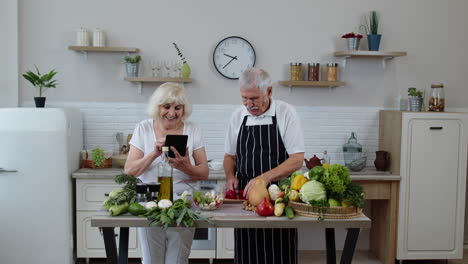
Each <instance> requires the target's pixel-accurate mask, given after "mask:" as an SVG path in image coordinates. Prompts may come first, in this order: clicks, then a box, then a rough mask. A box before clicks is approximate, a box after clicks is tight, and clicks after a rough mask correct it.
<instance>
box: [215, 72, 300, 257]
mask: <svg viewBox="0 0 468 264" xmlns="http://www.w3.org/2000/svg"><path fill="white" fill-rule="evenodd" d="M239 86H240V95H241V98H242V102H243V104H244V107H239V108H238V109H237V110H235V111H234V113H233V114H232V116H231V119H230V122H229V126H228V128H227V135H226V141H225V155H224V169H225V172H226V188H227V189H228V190H234V189H244V193H245V194H246V195H247V196H248V195H249V190H250V188H251V187H252V186H253V185H254V184H255V181H257V180H258V178H262V179H263V180H264V182H265V184H267V185H268V184H271V183H276V182H277V181H278V180H280V179H282V178H285V177H287V176H289V175H290V174H291V173H293V172H294V171H296V170H298V169H299V168H301V167H302V162H303V159H304V137H303V135H302V128H301V124H300V120H299V117H298V115H297V113H296V111H295V109H294V108H293V107H292V106H291V105H289V104H287V103H285V102H282V101H280V100H274V99H273V98H272V89H273V88H272V86H271V79H270V76H269V75H268V73H267V72H266V71H264V70H262V69H258V68H250V69H247V70H245V71H244V72H243V73H242V75H241V77H240V78H239ZM266 227H267V226H266ZM234 238H235V263H268V264H274V263H297V229H286V228H283V229H272V228H260V229H235V230H234Z"/></svg>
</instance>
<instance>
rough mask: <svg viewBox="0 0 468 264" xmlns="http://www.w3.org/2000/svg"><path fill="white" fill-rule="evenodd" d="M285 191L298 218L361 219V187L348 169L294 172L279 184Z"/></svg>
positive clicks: (318, 168) (319, 169)
mask: <svg viewBox="0 0 468 264" xmlns="http://www.w3.org/2000/svg"><path fill="white" fill-rule="evenodd" d="M279 185H280V188H282V189H284V190H286V198H287V200H288V206H290V207H292V208H293V209H294V211H295V213H296V214H298V215H303V216H312V217H318V218H319V219H347V218H355V217H359V216H361V215H362V208H363V207H364V204H365V201H364V192H363V188H362V186H360V185H359V184H356V183H352V182H351V178H350V177H349V171H348V168H346V167H345V166H343V165H340V164H333V165H331V166H326V167H322V166H316V167H314V168H312V169H311V170H309V171H308V172H305V173H301V172H295V173H293V175H291V177H289V178H286V179H283V180H282V181H280V184H279Z"/></svg>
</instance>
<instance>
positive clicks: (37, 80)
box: [23, 65, 57, 108]
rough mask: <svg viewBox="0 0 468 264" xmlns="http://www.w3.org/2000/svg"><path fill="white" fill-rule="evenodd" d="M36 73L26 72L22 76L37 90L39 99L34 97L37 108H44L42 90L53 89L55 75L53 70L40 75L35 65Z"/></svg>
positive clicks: (55, 83) (55, 82) (44, 99)
mask: <svg viewBox="0 0 468 264" xmlns="http://www.w3.org/2000/svg"><path fill="white" fill-rule="evenodd" d="M34 67H35V68H36V73H34V72H32V71H27V72H25V73H24V74H23V77H24V78H25V79H26V80H28V81H29V82H30V83H31V84H32V85H34V86H35V87H37V88H39V97H34V102H35V104H36V107H37V108H40V107H44V105H45V101H46V98H45V97H42V88H55V87H56V86H57V81H56V80H54V79H53V78H54V76H55V75H56V74H57V72H56V71H55V70H51V71H50V72H49V73H46V74H41V73H40V72H39V69H38V68H37V66H36V65H34Z"/></svg>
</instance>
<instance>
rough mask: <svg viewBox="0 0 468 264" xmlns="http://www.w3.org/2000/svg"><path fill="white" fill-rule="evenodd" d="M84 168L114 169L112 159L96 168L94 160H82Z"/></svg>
mask: <svg viewBox="0 0 468 264" xmlns="http://www.w3.org/2000/svg"><path fill="white" fill-rule="evenodd" d="M81 167H82V168H91V169H101V168H112V158H108V159H105V160H104V162H103V163H102V164H101V166H99V167H98V166H96V164H94V161H92V160H82V161H81Z"/></svg>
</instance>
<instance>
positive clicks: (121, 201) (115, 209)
mask: <svg viewBox="0 0 468 264" xmlns="http://www.w3.org/2000/svg"><path fill="white" fill-rule="evenodd" d="M114 180H115V182H116V183H118V184H124V186H123V187H122V188H119V189H116V190H113V191H112V192H110V193H109V197H108V198H107V199H106V200H105V201H104V204H103V207H104V209H106V210H107V211H109V213H110V214H111V215H112V216H116V215H120V214H123V213H126V212H127V210H128V205H129V204H131V203H133V202H134V201H135V198H136V184H137V181H138V180H137V178H135V177H134V176H132V175H127V174H120V175H117V176H115V178H114Z"/></svg>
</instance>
